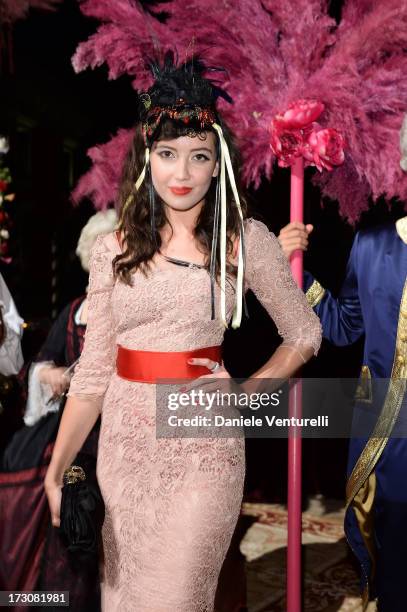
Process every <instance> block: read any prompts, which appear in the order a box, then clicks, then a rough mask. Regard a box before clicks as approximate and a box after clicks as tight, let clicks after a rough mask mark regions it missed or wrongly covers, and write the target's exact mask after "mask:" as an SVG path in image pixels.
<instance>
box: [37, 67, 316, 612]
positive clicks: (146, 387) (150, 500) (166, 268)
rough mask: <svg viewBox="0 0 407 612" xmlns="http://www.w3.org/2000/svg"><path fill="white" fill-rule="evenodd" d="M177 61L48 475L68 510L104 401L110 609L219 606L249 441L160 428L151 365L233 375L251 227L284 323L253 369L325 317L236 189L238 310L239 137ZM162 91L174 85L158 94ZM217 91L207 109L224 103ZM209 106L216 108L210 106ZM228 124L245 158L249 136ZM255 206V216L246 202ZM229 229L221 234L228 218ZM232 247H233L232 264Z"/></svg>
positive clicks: (258, 281)
mask: <svg viewBox="0 0 407 612" xmlns="http://www.w3.org/2000/svg"><path fill="white" fill-rule="evenodd" d="M166 70H167V73H165V70H164V71H163V72H162V73H161V77H159V78H157V81H159V80H160V78H161V83H160V87H161V89H159V88H158V86H157V83H156V85H155V87H156V90H154V87H153V88H152V89H151V90H149V92H148V93H149V97H148V99H149V103H148V104H145V100H146V98H145V97H144V98H143V102H144V104H145V106H146V112H145V120H144V123H142V125H141V126H140V125H139V126H137V127H136V134H135V139H134V143H133V148H132V151H131V152H130V154H129V156H128V158H127V162H126V168H125V172H124V177H123V183H122V187H121V195H120V201H121V203H122V205H123V212H122V231H121V233H120V234H119V235H116V234H108V235H106V236H101V237H100V238H99V239H98V240H97V243H96V245H95V247H94V249H93V253H92V263H91V270H90V286H89V291H88V299H89V311H88V325H87V331H86V337H85V345H84V350H83V353H82V356H81V359H80V363H79V365H78V367H77V369H76V371H75V374H74V377H73V379H72V381H71V386H70V392H69V398H68V402H67V405H66V408H65V412H64V415H63V419H62V422H61V426H60V431H59V434H58V439H57V442H56V445H55V450H54V455H53V458H52V462H51V465H50V468H49V471H48V474H47V479H46V489H47V494H48V498H49V503H50V507H51V512H52V515H53V522H54V524H55V525H58V524H59V508H60V495H61V493H60V491H61V480H62V475H63V472H64V470H65V469H66V468H67V467H68V466H69V465H70V462H71V461H72V459H73V457H74V456H75V454H76V452H77V449H78V448H79V447H80V446H81V444H82V441H83V439H84V438H85V437H86V435H87V433H88V431H89V430H90V428H91V427H92V425H93V423H94V422H95V420H96V419H97V417H98V415H99V414H100V413H101V416H102V426H101V432H100V439H99V452H98V466H97V474H98V480H99V484H100V487H101V491H102V494H103V498H104V502H105V506H106V518H105V523H104V526H103V534H102V535H103V547H104V563H103V577H102V607H103V610H106V611H107V612H115V611H117V612H119V611H120V612H126V611H128V612H212V611H213V609H214V597H215V590H216V586H217V580H218V576H219V572H220V569H221V566H222V563H223V560H224V558H225V555H226V552H227V549H228V546H229V543H230V540H231V537H232V534H233V531H234V528H235V524H236V521H237V518H238V515H239V511H240V506H241V500H242V491H243V482H244V474H245V457H244V440H243V439H242V438H238V437H237V438H182V437H180V438H171V439H168V438H167V439H165V438H157V437H156V429H155V425H156V385H155V384H154V378H151V376H152V374H151V371H152V370H154V371H155V372H156V374H157V378H160V377H161V378H166V377H170V375H171V373H172V374H173V376H174V377H175V378H177V375H178V377H179V373H180V372H184V374H185V373H186V375H187V377H189V378H194V377H199V376H200V375H202V374H209V373H210V372H211V371H212V372H213V373H212V374H211V377H213V378H228V377H229V374H228V373H227V371H226V370H225V368H224V367H223V365H220V364H218V363H216V362H217V358H216V355H218V354H219V353H218V347H219V346H220V345H221V343H222V339H223V334H224V330H225V326H224V322H223V320H222V319H223V318H226V320H227V321H228V320H229V319H230V318H231V316H232V313H233V310H234V305H235V302H236V296H237V294H238V291H237V289H236V287H237V284H238V282H239V281H238V279H237V278H236V272H233V270H235V269H236V267H238V266H236V264H238V259H239V255H238V249H239V248H240V245H241V243H242V238H243V235H244V243H245V261H246V269H245V275H244V278H245V285H244V290H247V289H251V290H252V291H254V292H255V294H256V295H257V297H258V298H259V300H260V301H261V303H262V304H263V305H264V307H265V308H266V309H267V311H268V312H269V314H270V316H271V317H272V318H273V319H274V321H275V323H276V324H277V327H278V329H279V332H280V334H281V336H282V337H283V344H282V345H281V346H280V347H279V348H278V349H277V350H276V351H275V353H274V354H273V356H272V357H271V358H270V359H269V361H268V362H267V363H266V364H265V365H264V366H263V367H262V368H261V369H260V370H259V371H258V372H256V373H255V374H254V376H255V377H268V378H273V377H274V378H287V377H289V376H291V375H292V374H293V373H294V372H295V371H296V370H297V369H298V368H299V367H300V366H301V365H302V364H303V363H304V361H306V360H308V359H309V358H310V357H311V356H312V355H313V354H314V353H316V352H317V350H318V348H319V344H320V341H321V332H320V324H319V321H318V318H317V317H316V316H315V315H314V314H313V312H312V310H311V309H310V307H309V306H308V304H307V301H306V299H305V296H304V294H303V293H302V291H300V290H299V289H298V288H297V286H296V284H295V282H294V281H293V279H292V276H291V273H290V269H289V266H288V263H287V260H286V258H285V256H284V254H283V253H282V251H281V249H280V246H279V244H278V242H277V239H276V238H275V236H274V235H273V234H272V233H270V232H269V231H268V229H267V228H266V226H265V225H263V224H262V223H260V222H258V221H255V220H253V219H246V220H245V221H244V223H242V227H241V226H240V225H239V216H238V214H237V208H236V201H235V199H234V198H233V197H232V196H231V194H229V193H228V202H227V213H228V217H227V219H228V222H227V243H226V247H227V255H228V275H227V282H226V284H225V287H226V293H225V302H224V308H225V311H224V312H223V313H222V305H221V307H220V308H219V302H220V301H221V288H220V285H221V283H219V282H218V281H217V282H216V283H214V284H213V283H211V282H210V281H211V278H210V274H208V272H210V271H211V267H210V260H211V261H212V258H211V250H210V247H211V244H212V241H213V240H214V235H215V234H216V229H215V230H214V231H213V232H212V226H213V222H214V217H215V223H216V207H217V206H219V197H216V194H217V195H218V196H219V193H220V198H221V197H222V195H221V190H222V186H220V188H219V189H217V188H216V186H217V181H218V176H219V173H220V174H222V173H223V172H224V166H223V167H222V160H223V159H224V151H225V150H224V149H223V150H222V152H221V154H220V155H219V148H218V146H217V145H218V142H219V140H217V138H218V136H217V133H218V132H217V131H216V128H214V127H213V125H212V123H214V121H213V119H212V121H211V117H212V118H213V115H209V114H207V115H204V116H202V108H204V110H205V108H206V107H205V105H204V104H203V103H202V101H201V103H200V104H199V105H197V102H196V96H195V94H196V92H197V89H199V87H202V89H205V88H208V87H209V86H210V84H209V82H208V81H206V80H205V79H203V78H202V77H201V76H200V75H199V74H197V73H196V70H197V66H196V64H195V73H194V74H193V78H192V79H191V80H190V81H188V80H187V71H186V70H185V69H184V68H182V70H180V69H177V68H175V67H171V68H169V67H168V66H167V68H166ZM169 73H170V77H171V79H169V78H168V74H169ZM185 80H187V83H186V84H185ZM163 81H165V82H166V84H167V85H168V82H169V81H170V84H171V87H172V88H173V90H174V92H175V93H174V100H173V102H172V103H171V104H170V103H169V102H168V100H167V98H168V87H167V88H165V87H163ZM180 82H181V84H182V87H181V85H180ZM174 83H175V85H174ZM163 90H165V96H167V98H166V97H165V96H162V99H161V100H158V102H157V97H159V96H160V95H161V92H162V91H163ZM157 91H158V93H157ZM198 93H199V92H198ZM201 95H203V94H202V91H201ZM194 96H195V97H194ZM186 99H187V101H188V100H189V104H188V106H187V107H186V106H185V100H186ZM166 100H167V102H166ZM165 104H167V107H168V108H169V109H170V110H169V111H168V112H167V116H166V117H165V119H164V120H163V119H162V116H161V115H160V119H159V120H158V121H157V115H158V114H159V113H157V112H155V109H156V108H158V109H159V112H160V113H161V114H162V113H163V108H165ZM206 104H207V107H208V113H209V111H210V112H212V113H215V112H216V111H214V107H213V106H210V105H209V104H208V103H206ZM174 109H175V110H174ZM186 112H187V113H189V114H188V123H186V122H185V113H186ZM205 112H206V111H205ZM196 113H201V114H200V115H199V121H197V114H196ZM215 119H216V121H217V124H216V125H219V121H220V120H219V117H218V116H217V115H215ZM160 121H161V123H160ZM191 125H192V127H194V128H195V131H193V132H192V131H191ZM224 133H225V134H226V136H225V138H226V140H227V141H229V151H230V153H231V157H232V163H233V165H234V166H235V170H236V165H235V163H234V161H233V160H234V153H235V149H234V146H233V143H232V142H231V141H230V138H229V137H228V136H227V133H226V132H225V131H224ZM142 136H144V141H143V137H142ZM145 145H147V146H148V153H149V157H148V155H146V154H145ZM143 160H146V164H145V167H144V171H143V173H141V174H142V176H145V181H144V183H142V180H141V179H140V180H139V181H137V185H136V189H135V188H134V182H135V181H136V179H138V177H139V176H140V170H141V168H142V167H143V163H144V161H143ZM150 179H151V182H149V181H150ZM220 180H221V181H222V177H221V179H220ZM149 186H150V189H149ZM152 186H153V189H152ZM152 192H153V196H154V197H153V199H151V193H152ZM129 196H130V197H129ZM242 209H243V215H244V205H243V204H242ZM214 210H215V213H214ZM152 217H153V222H154V223H152ZM170 224H171V227H172V232H171V227H170ZM241 230H244V232H243V231H241ZM151 232H153V236H152V234H151ZM220 236H221V239H220V242H221V245H220V249H221V248H223V247H224V246H225V244H223V245H222V231H221V232H220ZM237 236H238V237H240V239H236V237H237ZM220 249H219V250H220ZM242 252H243V250H242ZM218 259H219V253H218V256H217V257H216V278H217V279H218V277H219V265H220V264H219V261H218ZM143 262H148V268H147V267H146V266H145V264H144V263H143ZM192 264H193V265H192ZM129 278H130V281H131V283H130V284H129V282H128V280H129ZM211 298H213V299H211ZM214 304H215V312H213V306H214ZM157 356H158V357H157ZM168 357H170V361H168ZM168 363H170V364H171V363H172V364H173V366H172V369H171V367H170V369H169V370H168V367H167V366H165V364H168ZM157 364H158V365H157ZM157 368H158V369H157ZM166 368H167V369H166ZM147 371H148V372H150V374H146V372H147ZM149 377H150V378H149Z"/></svg>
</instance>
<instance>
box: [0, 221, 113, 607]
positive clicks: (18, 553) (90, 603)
mask: <svg viewBox="0 0 407 612" xmlns="http://www.w3.org/2000/svg"><path fill="white" fill-rule="evenodd" d="M115 227H117V216H116V213H115V211H114V210H108V211H106V212H98V213H96V214H95V215H93V216H92V217H91V218H90V219H89V221H88V223H87V224H86V225H85V227H84V228H83V230H82V232H81V235H80V238H79V242H78V246H77V250H76V253H77V255H78V256H79V258H80V260H81V264H82V267H83V269H84V270H85V271H87V272H89V257H90V250H91V248H92V245H93V243H94V242H95V240H96V238H97V236H98V235H100V234H103V233H108V232H110V231H112V230H113V229H114V228H115ZM87 303H88V301H87V297H86V295H84V296H80V297H78V298H76V299H75V300H73V301H72V302H71V303H70V304H68V305H67V306H66V307H65V308H64V309H63V311H62V312H61V313H60V315H59V316H58V318H57V319H56V321H55V323H54V324H53V326H52V328H51V330H50V332H49V334H48V336H47V339H46V340H45V343H44V345H43V346H42V348H41V350H40V352H39V354H38V355H37V357H36V359H35V360H34V362H33V363H32V364H31V365H29V366H27V368H26V369H27V378H28V384H27V386H28V396H27V403H26V410H25V414H24V422H25V427H23V428H22V429H20V430H19V431H18V432H17V433H15V435H14V437H13V438H12V439H11V441H10V442H9V444H8V446H7V447H6V450H5V452H4V454H3V457H2V461H1V467H0V540H1V542H2V546H1V553H0V586H1V588H3V589H5V590H19V591H24V590H53V589H54V590H58V591H61V590H67V591H69V592H70V609H71V610H77V611H78V612H79V611H81V610H85V609H86V610H93V611H95V612H96V611H97V610H100V588H99V578H98V574H97V571H95V568H94V567H90V566H89V567H87V566H86V565H85V566H84V565H83V564H82V565H81V567H76V568H75V567H72V564H71V562H70V559H69V557H68V555H67V552H66V549H65V548H64V546H63V545H62V543H61V541H60V538H59V536H58V534H57V532H56V530H55V529H53V528H52V525H51V520H50V513H49V509H48V505H47V502H46V495H45V490H44V477H45V473H46V470H47V467H48V464H49V461H50V456H51V451H52V447H53V445H54V442H55V438H56V434H57V431H58V424H59V421H60V418H61V413H62V411H63V409H64V403H65V395H64V394H65V393H66V390H67V389H68V388H69V381H70V378H71V372H72V370H73V369H74V367H75V364H76V362H77V361H78V359H79V356H80V354H81V351H82V347H83V341H84V336H85V330H86V321H87ZM98 434H99V424H98V423H97V424H96V425H95V426H94V428H93V430H92V432H91V433H90V435H89V436H88V437H87V439H86V441H85V442H84V444H83V445H82V448H81V449H80V452H79V454H78V457H77V458H76V462H77V463H79V464H80V465H83V466H86V470H87V473H88V474H89V476H90V477H92V473H93V474H94V473H95V469H96V466H95V463H96V453H97V441H98ZM96 569H97V568H96Z"/></svg>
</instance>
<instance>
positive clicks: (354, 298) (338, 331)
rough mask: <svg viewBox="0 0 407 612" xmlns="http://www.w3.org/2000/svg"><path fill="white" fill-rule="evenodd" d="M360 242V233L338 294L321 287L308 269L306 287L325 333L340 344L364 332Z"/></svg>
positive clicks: (354, 338)
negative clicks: (358, 264) (361, 303)
mask: <svg viewBox="0 0 407 612" xmlns="http://www.w3.org/2000/svg"><path fill="white" fill-rule="evenodd" d="M358 244H359V234H357V235H356V237H355V241H354V243H353V247H352V251H351V253H350V256H349V261H348V265H347V269H346V277H345V280H344V283H343V285H342V288H341V291H340V293H339V295H338V297H334V296H333V295H332V293H331V292H330V291H328V290H326V289H324V288H323V287H321V285H320V284H319V283H318V281H316V280H315V279H314V277H313V276H312V275H311V274H310V273H309V272H305V273H304V289H305V291H306V293H307V299H308V301H309V303H310V304H311V306H312V307H313V308H314V311H315V312H316V313H317V315H318V316H319V318H320V321H321V324H322V330H323V337H324V338H326V339H327V340H329V341H330V342H332V344H335V345H336V346H345V345H347V344H353V342H356V340H358V338H360V336H362V335H363V334H364V325H363V316H362V309H361V305H360V300H359V291H358V277H357V254H358Z"/></svg>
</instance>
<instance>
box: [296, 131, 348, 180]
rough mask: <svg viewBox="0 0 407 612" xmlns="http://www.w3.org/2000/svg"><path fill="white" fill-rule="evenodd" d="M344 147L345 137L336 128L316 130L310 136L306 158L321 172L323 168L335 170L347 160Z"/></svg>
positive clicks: (305, 151)
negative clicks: (335, 167) (334, 167)
mask: <svg viewBox="0 0 407 612" xmlns="http://www.w3.org/2000/svg"><path fill="white" fill-rule="evenodd" d="M344 146H345V140H344V138H343V136H342V135H341V134H340V133H339V132H338V131H337V130H335V129H334V128H325V129H323V130H318V131H317V130H315V129H314V130H312V132H311V133H310V134H309V136H308V139H307V146H306V147H305V149H304V156H305V158H306V159H307V160H308V161H309V162H310V163H311V164H312V165H315V166H316V167H317V168H318V170H319V171H320V172H322V169H323V168H325V169H326V170H333V166H340V165H341V164H343V162H344V160H345V153H344V150H343V149H344ZM311 160H312V161H311Z"/></svg>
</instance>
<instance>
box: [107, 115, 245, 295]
mask: <svg viewBox="0 0 407 612" xmlns="http://www.w3.org/2000/svg"><path fill="white" fill-rule="evenodd" d="M218 123H219V125H221V127H222V130H223V134H224V137H225V140H226V142H227V144H228V147H229V152H230V157H231V161H232V166H233V171H234V174H235V179H236V183H237V186H238V190H239V197H240V204H241V207H242V213H243V218H245V217H246V212H247V203H246V198H245V196H244V194H243V191H242V188H241V183H240V164H241V161H240V154H239V151H238V148H237V146H236V144H235V141H234V138H233V136H232V134H231V132H230V130H229V129H228V128H227V127H226V125H225V124H224V123H223V122H222V119H221V118H218ZM209 131H213V132H214V133H215V135H216V141H217V142H218V136H217V133H216V132H215V130H213V129H212V128H211V127H210V126H209V127H208V128H205V129H204V130H202V128H201V127H200V126H199V125H193V124H192V125H191V123H189V124H188V125H185V123H183V122H180V121H175V120H172V119H165V120H163V121H162V124H161V125H160V126H159V129H158V131H157V135H156V137H155V140H156V141H158V140H164V139H165V140H167V139H168V140H170V139H173V138H178V137H180V136H186V135H189V136H197V137H199V138H202V139H204V138H205V137H206V135H205V132H209ZM218 148H219V145H218ZM144 155H145V144H144V140H143V134H142V129H141V124H140V123H138V124H137V125H136V128H135V135H134V139H133V142H132V145H131V147H130V150H129V152H128V154H127V157H126V159H125V163H124V167H123V173H122V179H121V184H120V189H119V195H118V210H119V214H120V213H121V211H122V210H123V207H124V206H125V204H126V202H127V200H128V198H129V196H133V199H132V201H131V203H130V204H129V205H128V206H127V207H126V208H125V210H124V214H123V218H122V223H121V230H122V245H123V251H122V253H121V254H120V255H117V256H116V257H115V259H114V260H113V269H114V274H115V276H117V277H119V278H120V280H122V281H123V282H124V283H126V284H127V285H131V275H132V274H133V273H134V272H135V271H136V270H140V271H141V272H143V274H145V275H147V274H148V271H149V268H150V262H151V260H152V258H153V256H154V254H155V253H156V252H157V251H159V249H160V247H161V243H162V241H161V236H160V232H159V230H160V229H161V228H163V227H164V226H165V225H166V224H167V223H168V224H169V225H170V223H169V221H168V219H167V217H166V214H165V206H164V203H163V201H162V200H161V198H160V197H159V196H158V194H157V193H155V211H156V214H155V228H156V231H155V234H156V235H155V236H152V234H151V219H150V200H149V180H151V178H150V179H149V177H148V175H146V178H145V180H144V181H143V183H142V185H141V186H140V189H139V190H138V191H136V190H135V182H136V180H137V178H138V177H139V176H140V174H141V171H142V169H143V166H144V161H145V159H144ZM218 157H219V155H218ZM216 187H217V177H214V178H213V179H212V183H211V185H210V188H209V190H208V192H207V194H206V196H205V204H204V206H203V207H202V209H201V212H200V214H199V217H198V219H197V223H196V226H195V229H194V237H195V239H196V241H197V243H198V245H199V247H198V248H199V250H200V251H201V252H202V253H204V254H205V264H204V265H205V268H207V269H208V270H209V264H210V253H211V245H212V235H213V221H214V212H215V199H216ZM150 188H151V189H154V188H153V187H152V185H151V184H150ZM239 228H240V220H239V214H238V210H237V207H236V204H235V202H234V198H233V194H232V191H231V189H230V185H229V183H228V181H227V228H226V231H227V260H229V256H230V255H231V254H232V253H233V248H234V240H235V238H236V237H237V236H239ZM171 229H172V228H171ZM227 270H228V272H230V273H231V274H233V275H235V274H236V266H234V265H232V264H231V263H229V262H228V265H227ZM219 274H220V252H219V244H218V249H217V254H216V276H217V278H218V277H219Z"/></svg>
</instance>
